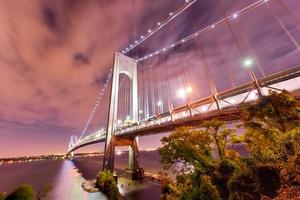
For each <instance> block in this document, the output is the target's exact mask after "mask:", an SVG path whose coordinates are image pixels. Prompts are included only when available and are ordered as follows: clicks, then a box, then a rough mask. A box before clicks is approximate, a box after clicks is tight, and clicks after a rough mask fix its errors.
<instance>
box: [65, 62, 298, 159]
mask: <svg viewBox="0 0 300 200" xmlns="http://www.w3.org/2000/svg"><path fill="white" fill-rule="evenodd" d="M258 84H259V86H260V89H261V91H262V92H263V93H264V94H267V93H268V90H270V89H272V90H278V91H279V90H282V89H286V90H288V91H290V92H291V94H292V96H294V97H295V98H297V99H300V66H297V67H294V68H292V69H289V70H286V71H283V72H280V73H276V74H273V75H270V76H267V77H265V78H262V79H260V80H258ZM256 91H257V90H256V89H254V87H253V83H248V84H244V85H242V86H239V87H236V88H234V89H230V90H226V91H223V92H220V93H219V94H218V101H217V102H218V104H219V106H220V107H221V108H222V109H221V110H219V109H218V107H217V103H216V100H215V99H214V98H213V97H207V98H204V99H200V100H198V101H195V102H191V103H190V104H189V105H183V106H180V107H177V108H176V109H174V110H173V111H172V112H165V113H161V114H157V115H155V116H152V117H149V118H148V119H144V120H141V121H139V122H137V123H134V124H132V125H131V126H127V127H122V128H119V129H117V130H116V132H115V136H116V137H134V136H143V135H150V134H156V133H161V132H165V131H171V130H174V129H175V128H176V127H179V126H193V127H197V126H199V124H201V122H202V121H204V120H209V119H213V118H215V119H220V120H223V121H228V122H233V121H237V120H239V119H240V112H239V109H238V107H239V105H240V104H241V103H243V102H251V101H254V100H255V99H256V98H258V96H257V94H256V93H257V92H256ZM105 138H106V132H105V131H104V130H99V131H97V132H95V133H92V134H90V135H88V136H86V137H84V138H81V139H79V140H78V141H77V142H76V143H75V144H73V145H71V146H70V147H69V150H68V153H70V152H73V151H75V150H77V149H79V148H81V147H83V146H87V145H90V144H95V143H99V142H104V141H105Z"/></svg>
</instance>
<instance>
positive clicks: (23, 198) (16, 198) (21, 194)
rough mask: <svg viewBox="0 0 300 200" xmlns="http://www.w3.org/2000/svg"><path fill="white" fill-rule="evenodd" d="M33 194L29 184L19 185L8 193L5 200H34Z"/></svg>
mask: <svg viewBox="0 0 300 200" xmlns="http://www.w3.org/2000/svg"><path fill="white" fill-rule="evenodd" d="M34 199H35V194H34V191H33V189H32V187H31V186H30V185H26V184H24V185H21V186H19V187H18V188H17V189H16V190H15V191H14V192H13V193H11V194H10V195H8V196H7V197H6V198H5V200H34Z"/></svg>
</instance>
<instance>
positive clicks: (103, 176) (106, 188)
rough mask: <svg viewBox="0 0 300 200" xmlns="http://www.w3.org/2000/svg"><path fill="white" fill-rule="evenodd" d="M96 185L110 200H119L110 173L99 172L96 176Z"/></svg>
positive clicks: (114, 181) (118, 194)
mask: <svg viewBox="0 0 300 200" xmlns="http://www.w3.org/2000/svg"><path fill="white" fill-rule="evenodd" d="M96 185H97V187H98V188H99V189H100V190H101V191H102V192H103V193H104V194H105V195H107V197H108V198H109V199H110V200H116V199H119V198H120V193H119V190H118V187H117V182H116V180H115V178H114V176H113V173H111V172H110V171H108V170H106V171H101V172H100V173H99V174H98V177H97V181H96Z"/></svg>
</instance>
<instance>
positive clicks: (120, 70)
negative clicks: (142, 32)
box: [103, 53, 142, 179]
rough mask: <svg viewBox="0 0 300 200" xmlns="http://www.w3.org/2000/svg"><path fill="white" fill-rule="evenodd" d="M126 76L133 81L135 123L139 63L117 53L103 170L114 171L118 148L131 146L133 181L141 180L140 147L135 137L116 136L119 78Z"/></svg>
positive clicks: (133, 116) (130, 157)
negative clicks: (116, 148) (116, 149)
mask: <svg viewBox="0 0 300 200" xmlns="http://www.w3.org/2000/svg"><path fill="white" fill-rule="evenodd" d="M120 74H125V75H126V76H128V77H129V78H130V80H131V94H130V95H131V102H130V104H131V105H130V109H131V110H130V113H131V118H132V120H133V121H135V122H138V120H139V118H138V116H139V113H138V88H137V83H138V81H137V61H136V60H134V59H132V58H130V57H127V56H125V55H123V54H120V53H116V54H115V60H114V68H113V76H112V85H111V94H110V105H109V114H108V124H107V135H106V140H105V153H104V161H103V170H110V171H111V172H113V170H114V157H115V147H116V146H129V166H128V170H127V171H128V172H130V173H131V178H132V179H138V178H141V176H140V175H139V174H140V172H141V171H142V170H140V168H139V167H138V145H137V139H136V138H135V137H130V138H129V137H126V136H124V137H120V136H116V135H115V133H116V131H117V127H116V122H117V114H118V92H119V82H120V80H119V77H120Z"/></svg>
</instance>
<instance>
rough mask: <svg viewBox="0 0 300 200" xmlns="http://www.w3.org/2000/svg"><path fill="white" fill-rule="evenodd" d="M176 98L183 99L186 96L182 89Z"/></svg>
mask: <svg viewBox="0 0 300 200" xmlns="http://www.w3.org/2000/svg"><path fill="white" fill-rule="evenodd" d="M177 95H178V97H181V98H184V97H185V96H186V92H185V90H184V89H180V90H178V92H177Z"/></svg>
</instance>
